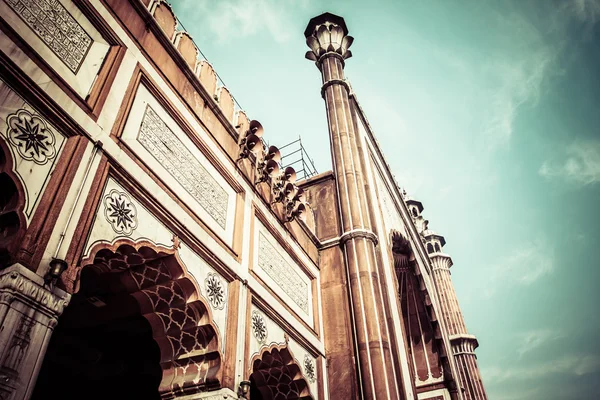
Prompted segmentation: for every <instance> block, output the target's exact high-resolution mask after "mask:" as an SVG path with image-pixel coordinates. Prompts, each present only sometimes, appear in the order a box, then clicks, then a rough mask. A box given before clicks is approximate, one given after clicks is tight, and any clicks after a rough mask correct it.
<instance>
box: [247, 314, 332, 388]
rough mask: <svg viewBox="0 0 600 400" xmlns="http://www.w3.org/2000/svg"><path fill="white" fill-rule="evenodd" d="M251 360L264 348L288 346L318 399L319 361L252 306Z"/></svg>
mask: <svg viewBox="0 0 600 400" xmlns="http://www.w3.org/2000/svg"><path fill="white" fill-rule="evenodd" d="M250 315H251V317H250V337H249V338H248V340H250V360H252V359H253V358H254V357H255V356H256V355H257V354H259V353H260V351H261V350H262V349H263V348H264V347H270V346H273V345H278V346H287V348H288V350H289V351H290V353H291V354H292V355H293V357H294V361H295V362H296V364H298V366H299V367H300V370H301V372H302V375H303V377H304V379H305V380H306V382H307V383H308V386H309V387H310V392H311V394H312V395H313V397H314V398H315V399H316V398H318V397H317V396H318V393H319V387H318V385H319V384H318V381H319V379H322V377H319V376H318V375H317V362H318V361H317V359H316V358H315V357H313V356H312V355H311V354H310V353H309V352H308V351H307V350H306V349H305V348H304V347H302V346H301V345H300V344H299V343H298V342H296V341H295V340H294V339H291V338H289V337H288V336H287V335H286V332H285V331H284V330H283V328H281V327H280V326H279V325H278V324H277V323H276V322H275V321H273V320H272V319H271V318H269V317H268V316H267V315H266V314H265V313H264V312H263V311H262V310H261V309H259V308H258V307H256V305H254V304H252V306H251V308H250Z"/></svg>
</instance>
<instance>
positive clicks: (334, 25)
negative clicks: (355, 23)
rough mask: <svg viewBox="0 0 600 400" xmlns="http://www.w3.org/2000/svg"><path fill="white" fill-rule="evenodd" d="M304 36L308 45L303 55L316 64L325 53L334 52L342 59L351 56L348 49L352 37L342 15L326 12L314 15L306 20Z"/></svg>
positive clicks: (352, 39)
mask: <svg viewBox="0 0 600 400" xmlns="http://www.w3.org/2000/svg"><path fill="white" fill-rule="evenodd" d="M304 36H305V37H306V44H307V45H308V47H310V51H307V52H306V55H305V57H306V58H308V59H309V60H312V61H314V62H315V63H317V66H318V65H319V64H320V62H321V57H322V56H323V55H325V54H327V53H330V54H331V55H333V54H336V55H337V56H338V57H341V58H342V60H345V59H347V58H350V57H352V52H351V51H350V50H348V49H349V48H350V46H351V45H352V42H353V41H354V38H353V37H352V36H349V35H348V28H347V27H346V22H344V18H342V17H339V16H337V15H334V14H331V13H328V12H326V13H323V14H321V15H319V16H317V17H314V18H312V19H311V20H310V21H309V22H308V26H307V27H306V30H305V31H304Z"/></svg>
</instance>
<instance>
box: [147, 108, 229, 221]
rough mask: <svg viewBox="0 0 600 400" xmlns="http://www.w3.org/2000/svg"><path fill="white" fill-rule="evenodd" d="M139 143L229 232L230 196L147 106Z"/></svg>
mask: <svg viewBox="0 0 600 400" xmlns="http://www.w3.org/2000/svg"><path fill="white" fill-rule="evenodd" d="M137 140H138V141H139V142H140V143H141V144H142V146H144V148H145V149H146V150H147V151H148V152H149V153H150V154H152V156H154V158H155V159H156V160H157V161H158V162H159V163H160V164H161V165H162V166H163V167H164V168H165V169H166V170H167V171H168V172H169V173H170V174H171V175H172V176H173V177H174V178H175V180H177V182H179V184H181V186H183V188H184V189H185V190H186V191H187V192H188V193H189V194H190V195H191V196H192V197H193V198H194V199H195V200H196V201H197V202H198V203H199V204H200V206H201V207H202V208H203V209H204V210H205V211H206V212H207V213H208V214H209V215H210V216H211V217H212V218H213V219H214V220H215V221H216V222H217V223H218V224H219V226H220V227H221V228H223V229H225V226H226V220H227V205H228V201H229V194H228V193H227V192H226V191H225V189H223V188H222V187H221V185H219V183H218V182H217V181H216V180H215V179H214V178H213V177H212V176H211V175H210V173H209V172H208V171H207V170H206V168H204V166H202V164H201V163H200V161H199V160H198V159H197V158H196V157H195V156H194V155H193V154H192V153H191V152H190V151H189V150H188V148H187V147H186V146H185V145H184V144H183V143H182V142H181V140H179V138H178V137H177V135H175V133H174V132H173V131H172V130H171V129H170V128H169V127H168V126H167V124H166V123H165V122H164V121H163V120H162V119H161V118H160V116H159V115H158V114H157V113H156V111H154V110H153V109H152V107H150V105H147V106H146V111H145V112H144V117H143V118H142V125H141V127H140V131H139V135H138V139H137Z"/></svg>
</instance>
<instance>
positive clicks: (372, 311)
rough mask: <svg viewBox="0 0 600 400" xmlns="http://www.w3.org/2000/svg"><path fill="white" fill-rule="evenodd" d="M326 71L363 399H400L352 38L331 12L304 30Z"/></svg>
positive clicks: (325, 93) (311, 54) (325, 86)
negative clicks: (355, 104)
mask: <svg viewBox="0 0 600 400" xmlns="http://www.w3.org/2000/svg"><path fill="white" fill-rule="evenodd" d="M305 34H306V36H307V43H308V44H309V46H310V47H311V49H312V52H309V53H307V57H308V58H311V59H312V60H314V61H316V62H317V66H318V67H319V69H320V70H321V73H322V77H323V87H322V94H323V98H324V100H325V103H326V108H327V119H328V122H329V134H330V144H331V154H332V159H333V166H334V172H335V176H336V184H337V190H338V195H339V207H340V216H341V220H342V234H341V243H342V246H343V249H344V253H345V259H346V268H347V275H348V281H349V286H350V287H349V290H350V296H351V301H352V312H353V317H354V323H355V333H356V342H357V347H358V349H357V354H358V359H359V360H358V362H359V367H360V368H359V373H360V379H361V386H362V393H363V396H364V398H365V399H400V398H402V397H401V396H402V395H401V391H400V390H399V387H398V381H397V379H396V377H397V373H396V371H395V366H394V362H393V359H392V354H391V351H390V344H389V334H388V331H387V323H386V320H387V318H386V314H385V310H384V305H383V294H382V292H381V287H380V282H379V279H380V278H379V274H378V267H377V261H376V260H377V258H376V254H375V246H376V241H377V237H376V236H375V234H374V233H373V232H372V227H371V221H370V214H369V210H368V198H367V191H366V189H365V186H364V179H363V168H362V164H361V161H360V160H361V154H360V151H359V146H358V140H360V139H359V137H358V134H357V132H356V131H355V128H354V125H353V119H352V111H351V107H350V101H349V93H348V91H349V87H348V85H347V84H346V82H345V81H344V59H345V58H348V57H349V56H350V53H349V51H348V50H347V48H348V47H349V45H350V44H351V41H352V39H351V38H350V37H349V36H347V30H346V28H345V23H344V22H343V19H342V18H340V17H337V16H333V15H331V14H324V15H322V16H319V17H316V18H313V19H312V20H311V22H310V23H309V27H308V28H307V31H306V32H305Z"/></svg>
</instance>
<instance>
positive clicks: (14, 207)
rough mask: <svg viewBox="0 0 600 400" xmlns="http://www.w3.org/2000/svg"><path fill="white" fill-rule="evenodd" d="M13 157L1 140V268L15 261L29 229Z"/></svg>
mask: <svg viewBox="0 0 600 400" xmlns="http://www.w3.org/2000/svg"><path fill="white" fill-rule="evenodd" d="M13 165H14V162H13V157H12V153H11V152H10V150H9V148H8V146H7V144H6V142H5V141H4V139H3V138H2V140H0V188H2V191H1V193H0V268H4V267H6V266H8V265H10V264H11V263H12V262H13V261H14V257H15V253H16V247H17V245H18V243H19V240H18V238H20V237H21V236H22V234H23V233H24V232H25V229H27V219H26V218H25V214H24V212H23V210H24V209H25V203H26V201H25V199H26V192H25V188H24V187H23V184H22V182H21V180H20V179H19V177H18V176H17V175H16V174H15V172H14V171H13Z"/></svg>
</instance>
